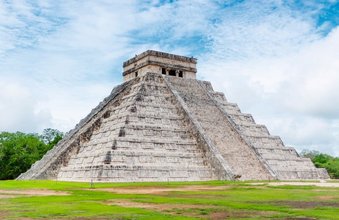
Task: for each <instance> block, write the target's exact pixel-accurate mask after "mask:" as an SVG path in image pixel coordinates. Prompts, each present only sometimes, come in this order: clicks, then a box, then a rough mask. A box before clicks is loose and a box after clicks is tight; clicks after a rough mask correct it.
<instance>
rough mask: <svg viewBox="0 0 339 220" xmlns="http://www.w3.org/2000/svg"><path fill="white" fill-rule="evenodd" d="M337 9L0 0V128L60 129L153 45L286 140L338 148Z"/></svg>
mask: <svg viewBox="0 0 339 220" xmlns="http://www.w3.org/2000/svg"><path fill="white" fill-rule="evenodd" d="M112 2H114V3H112ZM338 14H339V1H337V0H332V1H330V0H329V1H306V0H305V1H301V0H296V1H287V0H286V1H283V0H271V1H270V0H265V1H221V0H214V1H207V0H195V1H193V0H192V1H189V0H187V1H186V0H185V1H157V0H153V1H152V0H149V1H137V0H134V1H132V0H131V1H127V0H126V1H104V0H102V1H75V0H73V1H72V0H67V1H66V0H64V1H62V0H61V1H52V0H44V1H42V0H40V1H33V0H30V1H28V0H26V1H25V0H17V1H6V0H0V88H1V90H0V131H24V132H40V131H41V130H42V129H43V128H46V127H53V128H57V129H60V130H62V131H68V130H69V129H71V128H73V127H74V126H75V124H76V123H78V122H79V120H80V119H81V118H83V117H84V116H86V115H87V114H88V113H89V111H90V110H91V109H92V108H94V107H95V106H96V105H97V104H98V103H99V102H100V101H101V100H102V99H103V98H104V97H105V96H107V95H108V94H109V93H110V91H111V89H112V88H113V87H114V86H115V85H117V84H120V83H121V82H122V77H121V73H122V62H123V61H125V60H127V59H128V58H130V57H132V56H134V55H135V54H138V53H140V52H143V51H144V50H147V49H154V50H161V51H165V52H170V53H176V54H180V55H186V56H194V57H196V58H198V66H197V67H198V79H201V80H208V81H211V82H212V85H213V86H214V88H215V90H218V91H222V92H224V93H225V94H226V97H227V98H228V100H229V101H231V102H236V103H238V105H239V106H240V108H241V109H242V111H243V112H248V113H251V114H253V116H254V118H255V119H256V121H257V123H261V124H265V125H266V126H267V127H268V129H269V130H270V131H271V133H272V134H276V135H279V136H281V137H282V139H283V140H284V142H285V143H286V145H291V146H294V147H296V148H297V149H298V150H301V149H313V150H320V151H323V152H327V153H330V154H334V155H337V156H339V92H338V86H339V61H338V60H339V28H338V24H339V15H338Z"/></svg>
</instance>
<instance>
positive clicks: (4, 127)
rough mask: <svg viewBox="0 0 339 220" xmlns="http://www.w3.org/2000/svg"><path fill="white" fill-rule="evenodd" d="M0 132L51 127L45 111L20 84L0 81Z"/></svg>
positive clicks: (49, 118)
mask: <svg viewBox="0 0 339 220" xmlns="http://www.w3.org/2000/svg"><path fill="white" fill-rule="evenodd" d="M0 88H1V93H0V103H1V105H0V115H1V117H0V131H11V132H16V131H18V130H20V131H25V132H34V131H41V130H42V129H44V128H45V127H48V126H50V125H51V115H50V114H49V112H48V110H47V109H44V108H43V106H39V105H38V101H37V100H36V99H35V98H34V96H33V95H32V94H31V93H30V91H29V89H28V88H25V86H23V85H22V84H20V83H17V82H11V83H9V81H6V83H3V82H1V81H0Z"/></svg>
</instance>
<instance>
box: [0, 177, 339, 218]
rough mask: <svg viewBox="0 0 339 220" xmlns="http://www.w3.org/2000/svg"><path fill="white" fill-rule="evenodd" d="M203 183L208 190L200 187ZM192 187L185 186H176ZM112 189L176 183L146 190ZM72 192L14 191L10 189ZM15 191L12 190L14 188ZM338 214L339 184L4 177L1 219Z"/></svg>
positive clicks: (149, 187) (239, 216)
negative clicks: (312, 184) (288, 184)
mask: <svg viewBox="0 0 339 220" xmlns="http://www.w3.org/2000/svg"><path fill="white" fill-rule="evenodd" d="M196 186H201V187H202V186H203V187H205V188H206V187H207V188H210V189H204V190H196V189H194V187H196ZM182 187H191V189H187V190H186V191H176V190H177V189H179V188H182ZM105 188H110V189H111V188H114V189H152V188H172V189H173V191H164V192H154V193H148V194H133V192H130V194H126V193H125V194H122V193H121V192H119V191H118V192H112V191H105ZM40 189H43V190H54V191H61V192H66V193H68V195H50V196H41V195H13V196H12V197H11V198H8V196H7V197H6V195H8V193H10V191H11V190H16V191H17V190H23V191H26V190H30V191H31V190H38V191H39V190H40ZM13 194H14V193H13ZM226 218H227V219H298V218H299V219H339V188H325V187H315V186H269V185H267V184H266V183H265V182H262V184H260V185H251V182H227V181H209V182H170V183H168V182H163V183H96V184H95V189H90V184H89V183H76V182H57V181H0V219H173V220H175V219H226Z"/></svg>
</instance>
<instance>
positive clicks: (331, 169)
mask: <svg viewBox="0 0 339 220" xmlns="http://www.w3.org/2000/svg"><path fill="white" fill-rule="evenodd" d="M301 156H303V157H307V158H310V159H311V160H312V162H313V163H314V165H315V166H316V167H319V168H325V169H326V170H327V172H328V174H329V175H330V177H331V178H335V179H339V158H338V157H332V156H330V155H328V154H324V153H320V152H319V151H308V150H303V151H302V152H301Z"/></svg>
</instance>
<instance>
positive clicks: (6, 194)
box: [0, 189, 69, 198]
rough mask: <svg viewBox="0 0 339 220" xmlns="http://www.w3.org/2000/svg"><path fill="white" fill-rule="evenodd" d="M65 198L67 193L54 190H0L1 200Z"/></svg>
mask: <svg viewBox="0 0 339 220" xmlns="http://www.w3.org/2000/svg"><path fill="white" fill-rule="evenodd" d="M54 195H57V196H65V195H69V193H67V192H59V191H53V190H42V189H35V190H0V198H14V197H18V196H54Z"/></svg>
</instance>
